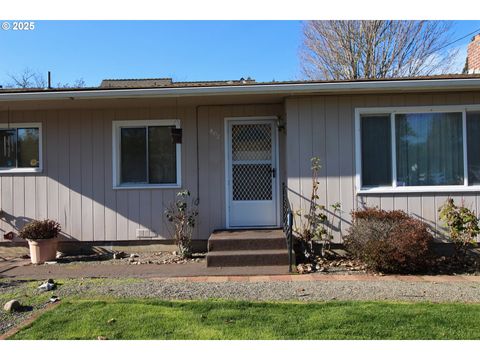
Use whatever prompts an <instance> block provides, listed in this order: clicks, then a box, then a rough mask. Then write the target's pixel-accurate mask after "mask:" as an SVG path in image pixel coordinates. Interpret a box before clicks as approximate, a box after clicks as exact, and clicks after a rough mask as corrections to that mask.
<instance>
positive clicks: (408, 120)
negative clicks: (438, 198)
mask: <svg viewBox="0 0 480 360" xmlns="http://www.w3.org/2000/svg"><path fill="white" fill-rule="evenodd" d="M356 124H357V125H356V127H357V130H356V133H357V137H356V139H357V150H356V151H357V169H358V170H357V190H358V191H360V192H376V191H377V192H392V191H394V192H402V191H407V192H408V191H450V190H455V189H457V190H460V191H465V190H468V189H471V190H472V191H479V190H480V106H470V107H463V108H461V107H454V106H451V107H438V108H428V109H427V108H426V107H424V108H404V109H390V108H383V109H358V110H357V120H356ZM475 185H477V187H475Z"/></svg>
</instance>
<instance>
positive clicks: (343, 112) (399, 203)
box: [285, 93, 480, 242]
mask: <svg viewBox="0 0 480 360" xmlns="http://www.w3.org/2000/svg"><path fill="white" fill-rule="evenodd" d="M462 104H480V93H454V94H452V93H441V94H420V93H416V94H404V95H374V94H371V95H338V96H312V97H298V98H289V99H287V100H286V105H285V106H286V113H287V148H286V161H287V165H286V167H287V178H288V187H289V190H290V191H289V199H290V201H291V206H292V208H293V210H298V209H303V211H307V210H308V204H309V203H308V201H307V199H308V197H309V194H310V191H311V171H310V159H311V158H312V157H313V156H318V157H320V159H321V161H322V169H321V177H320V191H319V195H320V203H322V204H325V205H327V206H330V205H332V204H333V203H335V202H337V201H339V202H340V203H341V205H342V214H341V216H340V217H339V218H337V219H336V220H335V222H334V226H335V228H336V230H337V231H336V232H335V241H337V242H340V241H341V237H342V235H344V234H345V231H346V230H347V229H348V227H349V226H350V222H351V218H350V212H351V211H352V210H353V209H356V208H359V207H363V206H378V207H380V208H383V209H389V210H390V209H401V210H405V211H407V212H409V213H411V214H413V215H414V216H417V217H418V218H421V219H423V220H424V221H426V222H428V223H429V224H430V225H432V227H433V228H434V229H436V230H437V231H440V230H441V225H440V224H439V222H438V213H437V209H438V207H439V206H440V205H441V204H442V203H443V202H444V201H445V199H446V198H447V197H448V196H452V197H453V198H454V199H456V200H458V201H460V200H464V201H465V203H466V204H467V205H469V206H471V208H473V209H475V210H476V211H477V212H480V208H479V207H480V204H479V203H480V201H479V196H480V193H472V192H469V193H458V192H457V193H453V194H448V193H433V194H432V193H430V194H422V193H418V194H417V193H415V194H385V195H378V194H376V195H373V194H372V195H356V194H355V133H354V131H355V108H358V107H383V106H385V107H386V106H417V105H418V106H421V105H462ZM298 221H299V220H298V219H297V223H298Z"/></svg>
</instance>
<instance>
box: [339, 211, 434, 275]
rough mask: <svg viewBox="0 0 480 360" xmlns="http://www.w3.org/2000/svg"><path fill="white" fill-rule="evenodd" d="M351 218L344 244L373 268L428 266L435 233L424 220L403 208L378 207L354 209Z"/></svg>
mask: <svg viewBox="0 0 480 360" xmlns="http://www.w3.org/2000/svg"><path fill="white" fill-rule="evenodd" d="M352 217H353V225H352V227H351V228H350V229H349V231H348V234H347V235H346V237H345V247H346V249H347V251H349V252H350V254H351V255H352V256H353V257H355V258H357V259H359V260H361V261H363V262H365V264H366V265H367V266H368V267H369V268H370V269H373V270H376V271H381V272H385V273H410V272H418V271H421V270H423V269H425V268H426V266H427V265H428V263H429V259H430V254H431V247H432V244H433V236H432V234H431V233H430V231H429V228H428V226H427V225H426V224H425V223H424V222H422V221H420V220H418V219H415V218H413V217H411V216H409V215H408V214H406V213H405V212H403V211H399V210H395V211H385V210H380V209H376V208H367V209H365V210H359V211H354V212H352Z"/></svg>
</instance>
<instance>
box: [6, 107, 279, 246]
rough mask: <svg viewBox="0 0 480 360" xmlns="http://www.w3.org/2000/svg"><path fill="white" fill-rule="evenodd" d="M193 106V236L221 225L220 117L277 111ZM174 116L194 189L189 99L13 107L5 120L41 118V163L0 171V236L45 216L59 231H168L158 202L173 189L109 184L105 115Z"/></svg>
mask: <svg viewBox="0 0 480 360" xmlns="http://www.w3.org/2000/svg"><path fill="white" fill-rule="evenodd" d="M198 110H199V122H198V123H199V127H198V135H199V143H198V148H199V158H200V163H199V169H200V182H199V185H200V216H199V227H198V229H197V231H196V234H195V237H196V238H199V239H206V238H208V236H209V235H210V233H211V231H212V230H214V229H216V228H222V227H224V226H225V177H224V174H225V170H224V118H225V117H227V116H270V115H278V116H281V115H282V113H283V105H248V104H247V105H235V106H200V107H199V108H198ZM175 118H178V119H180V121H181V127H182V128H183V142H182V161H181V167H182V169H181V171H182V187H183V188H187V189H189V190H190V191H191V192H192V193H193V196H198V194H197V128H196V121H195V118H196V106H194V105H191V106H178V107H174V106H168V107H165V106H155V104H152V105H149V106H142V107H140V106H138V107H131V108H105V109H102V108H94V109H88V108H87V109H82V110H69V109H61V110H36V111H32V110H28V111H12V112H11V113H10V122H17V123H18V122H40V123H42V128H43V161H44V171H43V172H42V173H41V174H16V175H9V174H1V175H0V206H1V209H2V210H3V212H4V216H3V218H2V219H1V220H0V236H2V235H3V233H6V232H8V231H12V230H13V231H17V230H18V229H19V228H21V227H22V226H23V224H24V223H25V221H28V220H29V219H44V218H50V219H55V220H57V221H59V222H60V224H61V226H62V229H63V232H64V237H65V238H67V239H71V240H80V241H117V240H136V229H140V228H143V229H148V230H150V234H151V235H155V234H157V235H158V237H157V238H158V239H170V238H171V233H170V231H169V228H168V226H167V224H166V223H165V220H164V210H165V208H166V206H167V205H168V204H169V203H170V202H171V201H173V200H174V199H175V194H176V193H177V192H178V189H141V190H128V189H122V190H114V189H113V188H112V121H114V120H146V119H175ZM7 121H8V117H7V112H5V111H3V112H0V123H7Z"/></svg>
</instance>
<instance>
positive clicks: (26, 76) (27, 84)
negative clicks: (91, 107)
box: [5, 68, 87, 89]
mask: <svg viewBox="0 0 480 360" xmlns="http://www.w3.org/2000/svg"><path fill="white" fill-rule="evenodd" d="M7 75H8V77H9V78H10V79H11V82H10V83H8V84H7V85H6V86H5V87H7V88H16V89H30V88H36V89H45V88H47V86H48V84H47V80H46V79H45V76H43V75H42V74H41V73H39V72H35V71H33V70H31V69H30V68H26V69H24V70H23V72H21V73H18V74H10V73H9V74H7ZM86 86H87V85H86V83H85V80H83V78H80V79H77V80H75V81H74V82H73V84H72V85H70V84H69V83H60V82H59V83H57V88H83V87H86Z"/></svg>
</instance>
